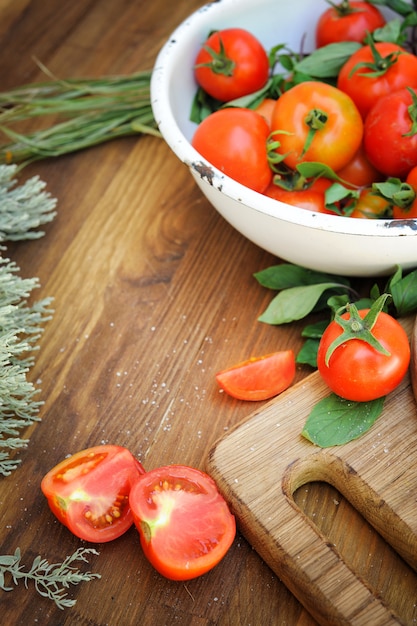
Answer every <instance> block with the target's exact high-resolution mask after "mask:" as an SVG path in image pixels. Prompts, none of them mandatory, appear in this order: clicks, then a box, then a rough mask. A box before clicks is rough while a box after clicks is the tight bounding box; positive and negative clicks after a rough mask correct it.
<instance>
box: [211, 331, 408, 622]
mask: <svg viewBox="0 0 417 626" xmlns="http://www.w3.org/2000/svg"><path fill="white" fill-rule="evenodd" d="M404 326H405V327H406V329H407V330H408V332H409V334H410V335H411V334H412V333H411V331H412V326H413V320H406V321H405V323H404ZM416 343H417V339H416V332H414V335H413V336H412V346H413V347H414V348H415V347H416ZM411 370H412V371H413V376H412V381H413V384H411V380H410V377H407V378H406V379H405V380H404V381H403V383H402V384H401V385H400V387H398V388H397V389H396V390H395V391H394V392H393V393H392V394H390V395H389V396H388V397H387V398H386V401H385V405H384V411H383V414H382V415H381V416H380V417H379V418H378V420H377V422H376V423H375V424H374V426H373V427H372V428H371V430H370V431H368V433H366V434H365V435H363V436H362V437H361V438H359V439H357V440H355V441H353V442H350V443H348V444H345V445H343V446H334V447H332V448H326V449H321V448H319V447H317V446H314V445H313V444H311V443H310V442H308V441H307V440H305V439H304V438H303V437H301V435H300V432H301V430H302V428H303V426H304V423H305V421H306V418H307V416H308V414H309V412H310V410H311V407H312V406H313V405H314V404H315V403H317V402H318V401H319V400H320V399H321V398H323V397H325V396H326V395H328V394H329V390H328V388H327V387H326V385H325V384H324V383H323V382H322V380H321V378H320V375H319V374H318V372H315V373H314V374H312V375H311V376H309V377H308V378H306V379H304V380H303V381H301V382H300V383H299V384H297V385H296V386H294V387H293V388H291V389H289V390H288V391H286V392H285V393H283V394H281V395H280V396H279V397H278V398H276V399H275V400H273V401H271V402H269V403H268V404H266V405H262V407H261V408H260V409H259V410H255V412H253V413H252V414H251V416H250V417H249V419H248V420H247V421H245V422H244V423H242V424H240V425H238V426H237V427H236V428H235V429H234V430H233V431H232V432H230V433H229V434H228V435H227V436H226V437H224V438H223V439H221V440H220V441H219V442H217V443H216V445H215V446H214V447H213V449H212V450H211V452H210V455H209V458H208V461H207V465H208V467H207V469H208V472H209V473H210V474H211V475H212V476H213V478H214V479H215V480H216V482H217V484H218V486H219V489H220V491H221V492H222V493H223V495H224V496H225V498H226V500H227V501H228V502H229V503H230V506H231V508H232V510H233V512H234V514H235V515H236V518H237V521H238V524H239V528H240V530H241V531H242V533H243V534H244V535H245V536H246V538H247V539H248V541H249V542H250V543H251V544H252V545H253V547H254V548H255V549H256V550H257V552H258V553H259V554H260V556H261V557H262V558H263V559H264V560H265V561H266V562H267V563H268V565H269V566H270V567H271V569H272V570H274V571H275V573H276V574H277V575H278V576H279V578H280V579H281V580H282V581H283V582H284V583H285V584H286V585H287V587H288V588H289V589H290V590H291V591H292V593H293V594H294V595H295V596H296V597H297V598H298V600H299V601H300V602H301V603H302V604H303V605H304V606H305V608H306V609H307V610H308V611H309V612H310V613H311V614H312V616H313V617H314V618H315V619H316V620H317V621H318V622H319V623H320V624H326V625H328V624H335V625H337V626H340V625H341V624H355V625H358V626H359V625H360V626H361V625H363V626H369V625H370V624H372V626H382V625H388V624H390V625H392V624H399V623H401V622H400V620H399V618H398V617H396V616H395V615H394V613H393V611H392V610H391V609H390V608H389V607H387V606H385V605H384V604H383V602H382V601H381V600H380V599H379V598H377V597H376V596H375V595H374V594H373V593H372V591H371V590H370V588H369V587H368V586H367V585H366V583H365V582H364V581H363V580H361V579H360V577H359V576H357V575H356V574H355V572H353V571H352V570H351V569H350V568H349V567H348V566H347V564H346V563H345V562H344V561H343V558H342V557H341V555H340V554H338V552H337V550H336V549H335V547H334V545H333V544H331V543H330V542H329V541H328V540H326V537H324V536H323V535H322V534H321V532H320V531H319V529H318V528H317V527H316V526H315V525H314V524H313V522H312V521H311V520H310V519H309V518H308V517H307V516H306V515H305V514H304V513H303V511H301V509H300V508H299V507H298V506H297V505H296V503H295V501H294V498H293V494H294V492H295V491H296V490H297V489H298V488H299V487H301V486H302V485H304V484H307V483H310V482H313V481H324V482H326V483H328V484H330V485H332V486H334V487H335V488H336V489H337V490H338V491H339V492H340V493H341V494H343V496H344V497H345V498H346V499H347V500H349V502H350V503H351V504H352V505H353V506H354V507H355V508H356V509H357V510H358V511H359V512H360V513H361V514H362V515H363V516H364V517H365V518H366V519H367V520H368V522H369V523H370V524H372V526H373V527H374V528H375V529H376V530H377V531H378V532H379V533H380V535H381V536H382V537H384V539H385V540H386V541H387V542H388V543H389V544H390V545H391V546H392V547H393V548H394V549H395V550H396V551H397V553H398V554H399V555H401V556H402V557H403V559H404V560H405V561H406V562H407V563H408V564H409V565H410V566H411V567H412V568H413V569H415V570H417V405H416V402H415V400H414V396H413V391H412V388H413V386H414V387H415V388H416V390H417V382H416V381H417V376H415V375H414V373H415V371H416V356H415V352H414V353H413V361H412V367H411ZM346 532H349V529H346ZM416 600H417V590H416Z"/></svg>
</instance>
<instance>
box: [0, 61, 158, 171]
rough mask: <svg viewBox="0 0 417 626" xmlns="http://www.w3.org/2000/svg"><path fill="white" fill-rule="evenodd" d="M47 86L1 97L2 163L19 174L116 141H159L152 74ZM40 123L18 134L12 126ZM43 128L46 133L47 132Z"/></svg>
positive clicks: (34, 86)
mask: <svg viewBox="0 0 417 626" xmlns="http://www.w3.org/2000/svg"><path fill="white" fill-rule="evenodd" d="M38 65H39V66H40V67H41V69H42V70H43V71H44V73H45V74H47V75H48V76H49V77H50V79H51V80H49V81H47V82H39V83H31V84H28V85H23V86H22V87H18V88H16V89H13V90H11V91H7V92H3V93H0V133H3V135H4V136H5V138H6V141H4V142H3V143H0V163H6V164H10V163H19V164H20V165H19V169H21V168H22V167H24V166H25V165H27V164H28V163H31V162H32V161H36V160H39V159H45V158H47V157H56V156H60V155H62V154H67V153H70V152H75V151H77V150H82V149H84V148H88V147H90V146H94V145H98V144H100V143H104V142H106V141H109V140H111V139H115V138H118V137H126V136H129V135H137V134H152V135H156V136H158V137H160V136H161V135H160V133H159V131H158V129H157V125H156V122H155V120H154V117H153V113H152V107H151V102H150V79H151V71H150V70H147V71H143V72H138V73H135V74H131V75H127V76H109V77H103V78H91V79H90V78H87V79H77V78H75V79H68V80H60V79H57V78H55V77H54V76H52V75H51V74H50V72H49V71H48V69H47V68H45V67H44V66H43V65H42V64H41V63H39V62H38ZM32 118H42V124H41V125H40V129H39V130H36V131H35V132H31V133H29V134H24V133H23V132H19V131H18V130H16V128H15V127H14V126H15V124H17V123H19V122H22V121H24V120H29V119H32ZM45 126H46V127H45Z"/></svg>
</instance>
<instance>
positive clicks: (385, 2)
mask: <svg viewBox="0 0 417 626" xmlns="http://www.w3.org/2000/svg"><path fill="white" fill-rule="evenodd" d="M372 4H378V5H380V6H384V7H389V8H390V9H392V11H394V12H395V13H398V14H399V15H408V14H409V13H411V12H412V11H413V10H414V9H413V7H412V5H411V3H410V2H406V1H405V0H372Z"/></svg>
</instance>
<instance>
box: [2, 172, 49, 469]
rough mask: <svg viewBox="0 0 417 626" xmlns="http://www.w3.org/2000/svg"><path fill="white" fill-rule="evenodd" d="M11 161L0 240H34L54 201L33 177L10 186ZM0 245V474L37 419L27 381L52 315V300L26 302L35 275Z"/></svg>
mask: <svg viewBox="0 0 417 626" xmlns="http://www.w3.org/2000/svg"><path fill="white" fill-rule="evenodd" d="M15 173H16V165H3V166H0V242H6V241H7V240H13V241H17V240H24V239H35V238H37V237H39V236H41V235H42V234H43V232H42V231H41V230H39V228H38V227H39V226H40V225H42V224H45V223H47V222H49V221H50V220H51V219H53V217H54V216H55V210H54V209H55V205H56V200H55V199H54V198H51V196H50V195H49V194H48V193H47V192H45V190H44V187H45V183H43V182H42V181H40V180H39V178H38V177H34V178H31V179H29V180H27V181H26V182H25V183H24V184H23V185H20V186H18V187H15V183H16V181H15V179H14V178H13V176H14V174H15ZM4 250H5V248H4V245H3V247H0V399H1V401H0V475H2V476H8V475H10V474H11V472H12V471H13V470H15V469H16V468H17V467H18V465H19V464H20V459H16V458H15V457H14V455H15V453H16V450H19V449H21V448H24V447H26V446H27V444H28V439H24V438H22V437H21V435H20V433H21V432H22V431H23V430H25V429H26V428H27V427H28V426H30V425H31V424H33V423H34V422H35V421H38V420H39V416H38V414H39V409H40V406H41V405H42V402H40V401H39V400H37V399H36V398H37V394H38V393H39V390H38V389H37V388H35V386H34V385H33V383H32V382H30V381H29V380H28V372H29V370H30V369H31V367H32V366H33V364H34V351H35V350H36V348H37V346H36V343H37V341H38V339H39V337H40V335H41V333H42V332H43V325H44V324H45V322H46V321H47V320H49V319H50V318H51V316H52V310H51V309H50V305H51V302H52V298H43V299H42V300H40V301H37V302H34V303H33V304H28V300H29V298H30V296H31V294H32V292H33V291H34V290H35V289H36V288H38V287H39V281H38V279H37V278H29V279H23V278H21V277H20V276H19V267H18V266H17V265H16V264H15V263H14V262H13V261H11V260H10V259H8V258H5V257H4V256H2V252H4Z"/></svg>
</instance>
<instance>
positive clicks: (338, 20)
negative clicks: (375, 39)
mask: <svg viewBox="0 0 417 626" xmlns="http://www.w3.org/2000/svg"><path fill="white" fill-rule="evenodd" d="M384 24H385V18H384V17H383V15H382V13H381V12H380V11H379V10H378V9H377V8H376V7H374V6H372V4H369V2H353V1H352V2H349V1H348V0H343V1H342V2H340V3H339V4H334V5H332V6H331V7H330V8H329V9H327V10H326V11H324V13H322V14H321V16H320V17H319V21H318V22H317V26H316V46H317V48H321V47H322V46H327V45H328V44H330V43H337V42H342V41H357V42H359V43H362V41H363V40H364V38H365V36H366V35H367V33H368V32H369V33H372V32H373V31H374V30H375V29H376V28H380V27H381V26H384Z"/></svg>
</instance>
